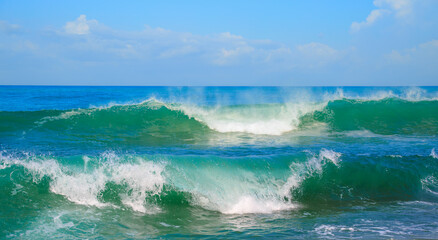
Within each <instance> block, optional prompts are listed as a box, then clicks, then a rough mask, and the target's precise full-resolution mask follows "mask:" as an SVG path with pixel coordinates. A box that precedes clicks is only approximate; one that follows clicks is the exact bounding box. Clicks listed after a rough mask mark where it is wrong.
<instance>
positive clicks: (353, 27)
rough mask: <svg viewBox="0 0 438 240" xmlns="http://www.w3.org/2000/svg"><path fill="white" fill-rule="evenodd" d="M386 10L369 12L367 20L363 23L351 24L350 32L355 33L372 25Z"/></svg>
mask: <svg viewBox="0 0 438 240" xmlns="http://www.w3.org/2000/svg"><path fill="white" fill-rule="evenodd" d="M387 12H388V11H387V10H384V9H375V10H373V11H371V12H370V14H369V15H368V17H367V19H366V20H365V21H363V22H360V23H359V22H353V23H352V24H351V31H353V32H357V31H359V30H360V29H361V28H363V27H367V26H370V25H372V24H373V23H374V22H376V21H377V20H378V19H379V18H381V17H382V16H383V15H384V14H385V13H387Z"/></svg>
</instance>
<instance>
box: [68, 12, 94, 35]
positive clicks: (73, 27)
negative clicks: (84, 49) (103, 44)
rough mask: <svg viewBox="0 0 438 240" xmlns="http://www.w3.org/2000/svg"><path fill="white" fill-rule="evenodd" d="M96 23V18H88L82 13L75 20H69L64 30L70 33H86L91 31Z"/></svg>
mask: <svg viewBox="0 0 438 240" xmlns="http://www.w3.org/2000/svg"><path fill="white" fill-rule="evenodd" d="M93 24H94V25H96V24H97V21H96V20H87V16H85V15H80V16H79V17H78V18H77V19H76V20H75V21H72V22H67V23H66V24H65V26H64V30H65V32H66V33H68V34H75V35H84V34H89V33H90V26H91V25H93Z"/></svg>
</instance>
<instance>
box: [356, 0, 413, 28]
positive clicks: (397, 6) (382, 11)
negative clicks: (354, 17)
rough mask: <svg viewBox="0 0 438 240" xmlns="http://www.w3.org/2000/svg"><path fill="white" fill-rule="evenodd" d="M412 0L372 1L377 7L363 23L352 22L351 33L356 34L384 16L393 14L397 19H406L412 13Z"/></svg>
mask: <svg viewBox="0 0 438 240" xmlns="http://www.w3.org/2000/svg"><path fill="white" fill-rule="evenodd" d="M413 1H414V0H374V2H373V4H374V6H376V7H377V9H374V10H372V11H371V12H370V14H368V16H367V18H366V20H365V21H362V22H353V23H352V24H351V31H352V32H358V31H359V30H360V29H362V28H364V27H368V26H371V25H373V24H374V23H375V22H377V20H379V19H380V18H382V17H383V16H384V15H386V14H387V15H390V14H395V16H397V17H398V18H403V17H407V16H408V15H410V14H411V13H412V7H413Z"/></svg>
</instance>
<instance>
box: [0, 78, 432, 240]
mask: <svg viewBox="0 0 438 240" xmlns="http://www.w3.org/2000/svg"><path fill="white" fill-rule="evenodd" d="M0 151H1V152H0V238H22V239H47V238H67V239H75V238H79V239H83V238H108V239H120V238H133V239H135V238H172V237H175V238H226V239H237V238H249V237H251V238H253V237H254V238H255V237H258V238H266V239H272V238H288V239H289V238H304V239H309V238H310V239H315V238H324V239H325V238H333V239H339V238H348V239H350V238H365V239H387V238H396V239H412V238H438V162H437V161H438V88H437V87H421V88H420V87H399V88H396V87H391V88H390V87H380V88H374V87H302V88H275V87H206V88H201V87H30V86H20V87H18V86H2V87H0Z"/></svg>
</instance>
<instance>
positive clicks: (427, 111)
mask: <svg viewBox="0 0 438 240" xmlns="http://www.w3.org/2000/svg"><path fill="white" fill-rule="evenodd" d="M321 126H323V129H325V130H328V131H329V132H344V131H355V130H368V131H371V132H373V133H377V134H384V135H391V134H405V135H411V134H413V135H432V136H434V135H437V134H438V101H436V100H428V101H408V100H402V99H397V98H385V99H381V100H353V99H340V100H331V101H328V102H322V103H313V102H296V103H277V104H256V105H234V106H215V107H201V106H194V105H184V104H176V103H175V104H165V103H162V102H159V101H156V100H148V101H146V102H143V103H140V104H131V105H116V106H110V107H104V108H89V109H73V110H67V111H65V110H63V111H61V110H41V111H26V112H5V111H3V112H0V137H1V136H3V137H5V136H6V137H8V136H9V137H13V136H17V135H22V136H23V137H29V138H30V137H31V136H33V135H32V134H34V136H35V137H38V136H39V134H42V136H44V137H46V138H54V139H59V138H62V137H64V139H63V140H67V141H75V140H81V141H83V140H87V141H104V142H105V141H106V142H126V143H141V144H152V145H154V144H160V143H163V144H166V143H194V142H196V141H198V142H199V141H204V140H205V139H208V137H209V135H211V134H212V133H246V134H255V135H260V134H262V135H274V136H275V135H285V134H294V133H297V132H300V131H302V130H308V129H315V128H318V127H321ZM61 133H62V134H61Z"/></svg>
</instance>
